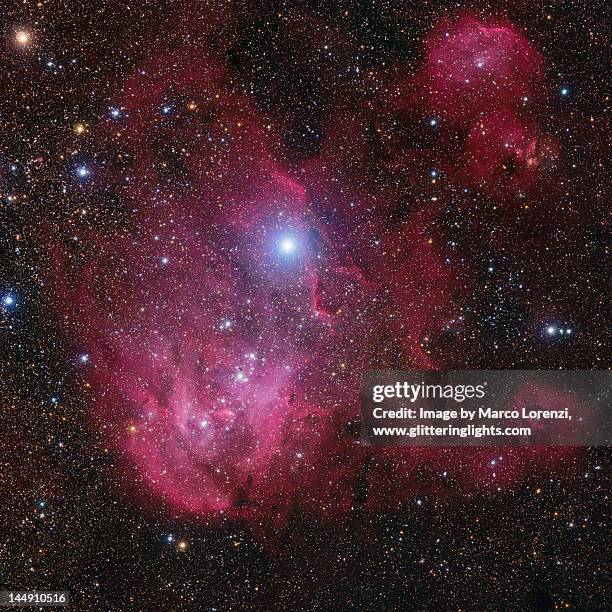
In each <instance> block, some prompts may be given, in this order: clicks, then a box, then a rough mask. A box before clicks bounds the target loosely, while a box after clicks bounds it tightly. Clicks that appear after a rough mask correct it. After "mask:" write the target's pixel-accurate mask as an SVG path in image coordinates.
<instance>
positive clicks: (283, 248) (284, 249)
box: [278, 236, 298, 255]
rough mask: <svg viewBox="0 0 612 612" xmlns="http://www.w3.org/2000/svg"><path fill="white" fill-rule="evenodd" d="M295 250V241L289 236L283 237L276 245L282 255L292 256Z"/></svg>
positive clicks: (296, 246)
mask: <svg viewBox="0 0 612 612" xmlns="http://www.w3.org/2000/svg"><path fill="white" fill-rule="evenodd" d="M297 248H298V245H297V241H296V239H295V238H293V237H291V236H284V237H283V238H281V239H280V241H279V243H278V249H279V251H280V252H281V253H282V254H283V255H293V254H294V253H295V252H296V251H297Z"/></svg>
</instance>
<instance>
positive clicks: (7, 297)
mask: <svg viewBox="0 0 612 612" xmlns="http://www.w3.org/2000/svg"><path fill="white" fill-rule="evenodd" d="M2 303H3V304H4V305H5V306H7V307H9V306H13V305H14V304H15V298H14V297H13V296H12V295H5V296H4V298H3V299H2Z"/></svg>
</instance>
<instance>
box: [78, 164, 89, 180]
mask: <svg viewBox="0 0 612 612" xmlns="http://www.w3.org/2000/svg"><path fill="white" fill-rule="evenodd" d="M76 173H77V176H78V177H79V178H87V177H88V176H89V174H90V172H89V168H88V167H87V166H79V167H78V168H77V169H76Z"/></svg>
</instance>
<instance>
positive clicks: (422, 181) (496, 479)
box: [52, 14, 579, 527]
mask: <svg viewBox="0 0 612 612" xmlns="http://www.w3.org/2000/svg"><path fill="white" fill-rule="evenodd" d="M372 79H374V76H372ZM376 83H378V85H377V87H372V89H371V91H370V92H369V93H368V94H367V103H366V102H365V96H364V94H363V92H361V93H357V92H345V93H343V96H342V101H338V102H337V103H336V104H333V105H332V107H331V108H330V109H329V110H328V111H327V112H326V113H325V117H324V126H323V133H324V139H323V140H322V143H321V147H320V149H319V150H318V151H317V153H316V155H313V156H310V157H308V158H307V159H304V160H298V161H296V160H287V158H286V156H285V155H284V154H283V149H282V143H281V142H280V138H279V136H278V135H279V133H280V131H281V127H282V126H280V125H279V124H278V122H276V120H275V117H274V116H273V113H267V112H266V111H265V110H262V109H260V108H258V107H257V105H256V103H255V101H254V100H253V99H252V98H251V96H250V95H248V93H245V91H246V90H245V88H244V87H241V86H240V84H239V83H238V82H237V80H236V79H235V77H234V75H233V72H232V69H231V68H230V67H228V66H227V62H226V60H225V58H224V56H223V55H222V54H220V53H219V52H218V50H213V49H211V50H206V49H203V48H202V47H201V46H200V45H193V46H189V45H187V44H185V43H183V45H182V47H181V48H177V49H175V50H173V51H167V50H164V51H159V52H151V55H150V57H149V59H147V60H146V61H144V62H143V63H142V64H141V65H139V66H138V67H137V68H135V69H133V70H132V71H131V74H130V75H128V76H127V78H126V80H125V82H124V84H123V87H122V88H121V90H120V92H117V96H116V98H115V101H114V106H115V107H116V108H117V109H120V112H121V115H122V118H123V119H122V124H121V130H122V138H121V144H120V145H116V146H117V147H119V149H120V155H121V158H122V159H123V160H125V163H126V164H127V165H128V166H129V169H130V176H131V177H132V179H131V180H129V181H128V182H126V181H125V179H124V174H122V173H121V172H117V171H116V169H113V168H112V167H110V168H109V169H107V170H104V172H105V180H109V181H111V182H114V183H115V184H116V185H120V186H121V189H122V190H123V192H124V193H127V197H126V200H127V201H128V202H129V205H127V206H126V208H129V209H130V213H129V214H130V215H131V217H130V229H129V231H126V230H125V229H122V230H121V231H119V230H118V231H117V232H116V234H112V232H109V231H108V230H106V231H104V232H102V231H100V232H99V233H96V232H95V231H93V230H92V231H90V233H89V235H88V236H87V237H84V238H83V240H84V242H85V243H87V242H88V241H89V244H90V245H92V246H95V248H91V249H85V250H84V255H83V257H82V258H81V259H79V260H78V263H76V261H75V260H74V259H70V258H67V257H65V256H64V255H62V253H63V251H62V249H60V248H56V249H54V250H53V258H52V259H53V262H54V263H53V267H54V272H53V283H54V286H55V287H57V292H58V295H61V296H62V299H61V300H58V303H60V304H61V307H60V308H61V309H62V312H60V313H59V314H60V315H61V316H62V319H63V320H64V321H67V322H68V323H67V325H68V326H69V330H68V331H70V333H71V335H72V336H73V337H76V338H77V342H78V350H79V351H80V354H81V355H82V361H83V362H84V365H83V370H84V372H85V377H86V380H87V382H88V384H89V385H90V387H91V392H92V393H91V396H92V397H93V398H94V400H93V403H92V405H91V406H90V416H91V418H90V422H91V426H92V427H94V428H95V429H96V430H99V431H100V432H101V433H102V434H103V435H105V436H107V437H108V444H109V446H110V447H111V448H112V449H114V450H115V451H116V452H117V454H118V455H119V456H121V457H122V461H121V462H120V467H119V468H118V469H121V470H123V471H124V472H125V474H124V479H123V480H124V482H125V486H126V490H127V491H128V493H129V494H130V495H132V496H135V497H138V498H140V499H145V498H146V499H148V500H149V501H150V503H151V504H153V506H154V507H165V508H167V509H168V510H169V511H170V512H172V513H174V514H177V513H179V514H183V513H184V514H187V515H194V516H198V517H201V518H202V519H203V520H207V521H214V520H216V519H217V518H218V517H225V518H230V519H235V520H240V521H242V520H243V521H245V522H246V523H249V524H251V525H252V526H253V527H256V526H261V525H265V524H266V523H273V524H274V525H275V526H278V525H282V524H283V521H285V520H286V519H287V516H288V514H289V513H290V512H291V510H292V509H294V508H296V507H298V508H300V511H302V512H305V513H307V514H311V515H312V516H315V517H319V518H323V519H326V520H335V519H338V518H341V517H342V516H344V515H345V514H346V512H348V511H349V510H350V509H351V508H352V507H354V506H355V504H356V503H360V504H362V505H363V506H364V507H365V508H368V509H372V510H375V509H376V510H379V511H380V510H381V509H384V508H394V507H396V506H397V505H398V504H400V503H402V502H403V501H405V500H407V499H409V498H411V497H412V496H414V495H415V491H416V490H417V487H418V490H419V491H421V492H422V491H423V482H422V478H421V477H420V474H422V472H423V469H424V468H427V469H428V470H432V471H434V472H435V471H441V470H443V469H445V467H446V466H448V465H449V464H452V465H453V467H454V474H453V477H454V478H455V480H456V482H458V483H459V490H462V491H466V492H469V491H474V490H479V489H480V490H483V491H484V490H486V489H487V488H489V487H494V489H495V490H496V491H499V490H502V491H503V490H505V489H512V488H513V487H515V486H517V485H518V484H519V483H520V482H521V480H522V478H523V477H524V475H525V474H528V473H531V472H533V471H539V470H542V471H544V470H548V471H550V470H556V469H558V470H559V471H560V470H561V469H562V468H563V473H564V474H565V475H567V472H568V470H571V469H572V468H571V467H568V466H569V465H570V464H572V465H573V464H574V463H576V462H573V461H569V460H570V459H572V458H573V457H574V454H575V453H576V452H579V451H577V450H575V449H541V448H540V449H537V448H536V449H506V448H504V449H491V448H488V449H485V448H473V449H461V450H453V449H440V448H437V449H432V448H419V449H402V448H388V449H380V448H379V449H372V448H367V447H363V446H361V445H360V443H359V384H360V378H361V372H362V371H363V370H364V369H368V368H377V369H383V368H400V369H402V368H403V369H410V368H414V369H441V368H444V367H448V366H449V363H450V359H446V358H445V354H444V351H443V350H430V345H429V342H430V339H431V338H433V337H436V334H438V333H439V332H440V331H441V330H443V329H444V328H445V326H448V325H449V321H450V322H453V323H455V324H457V325H461V321H462V318H461V313H460V311H459V309H458V307H457V302H458V299H459V298H460V297H461V296H465V295H468V294H469V292H470V291H471V289H472V287H471V284H470V283H471V282H472V283H473V282H475V281H470V277H469V275H466V274H465V271H464V270H462V269H461V268H460V267H459V266H456V265H454V263H453V261H454V260H452V259H451V258H449V252H448V249H449V248H450V247H449V246H448V244H447V242H446V241H444V240H441V239H440V237H439V235H438V234H437V229H436V227H437V226H436V220H437V218H438V217H439V215H440V213H441V211H442V208H443V206H444V205H443V203H442V202H443V201H444V190H448V189H455V190H463V189H470V190H471V189H474V190H478V191H479V192H480V193H483V194H485V195H486V197H488V198H491V199H492V200H493V201H494V202H495V203H496V205H498V206H500V207H504V208H505V209H506V210H507V211H508V212H509V214H512V211H513V210H517V209H518V208H519V207H521V206H523V203H524V201H525V198H528V199H530V201H533V200H534V199H536V198H537V195H538V193H539V192H540V191H541V190H542V189H543V184H545V183H547V182H550V177H549V174H550V172H552V171H553V169H554V167H555V163H556V160H557V158H558V157H559V155H560V153H561V152H560V147H559V144H558V143H557V141H556V140H555V139H554V138H552V137H550V136H548V135H547V134H546V133H545V131H544V130H543V128H542V127H541V126H539V125H536V124H534V123H533V122H532V121H526V120H525V119H524V118H523V116H522V109H523V108H524V107H525V106H526V105H527V104H531V103H533V101H534V100H535V101H537V100H538V98H540V97H543V96H545V92H546V91H547V89H546V87H547V85H546V75H545V69H544V62H543V57H542V55H541V54H540V52H539V51H538V49H536V48H535V47H534V46H533V45H532V44H531V43H530V42H528V41H527V39H526V38H525V36H524V35H523V34H522V33H521V32H520V31H519V30H518V29H517V28H516V27H515V26H513V25H512V24H510V23H507V22H502V21H491V20H490V21H483V20H482V19H481V18H479V17H476V16H474V15H469V14H463V15H460V16H456V17H453V18H445V19H444V20H442V21H441V22H440V23H439V24H438V25H437V26H436V27H435V28H434V29H433V30H432V31H431V32H430V34H429V35H428V37H427V38H426V40H425V45H424V49H423V54H422V57H421V60H420V63H419V66H418V67H417V69H416V71H414V72H413V73H412V74H408V72H407V71H404V68H403V67H402V66H401V65H397V66H393V67H390V68H388V69H385V71H384V72H383V73H381V74H377V75H376ZM118 112H119V111H118ZM393 116H409V117H422V118H423V122H424V123H425V127H426V128H427V127H428V126H427V123H428V122H431V125H435V124H436V123H439V124H440V125H441V126H443V128H441V130H440V137H439V140H438V141H437V144H436V146H435V147H426V146H417V144H414V145H411V144H410V143H411V142H415V143H418V140H419V134H416V135H415V134H408V135H406V134H402V133H397V131H396V130H394V129H393V120H392V119H391V118H392V117H393ZM364 119H369V120H368V121H366V120H364ZM364 126H370V127H369V128H368V135H367V136H368V137H369V138H370V139H371V146H370V145H367V144H364V142H367V140H366V138H365V137H364V134H363V130H364V129H365V128H364ZM92 130H93V131H94V133H95V137H96V138H98V139H99V140H100V142H105V141H108V139H109V134H111V133H112V132H114V131H116V130H117V124H116V122H114V121H113V120H112V118H109V119H108V121H105V122H103V123H102V124H101V125H99V126H97V127H94V126H92ZM407 143H408V144H407ZM101 173H102V170H98V177H99V175H100V174H101ZM381 174H384V175H385V176H393V177H394V181H388V180H386V181H380V180H379V177H380V176H381ZM442 175H444V177H445V180H444V182H443V183H442V182H441V181H440V182H439V183H437V181H438V178H439V176H442ZM356 176H358V177H359V180H358V181H357V180H355V177H356ZM98 177H97V176H95V175H93V176H92V178H91V180H92V181H96V180H98ZM394 185H396V186H397V188H395V187H394ZM407 186H408V187H409V188H410V189H411V190H412V192H413V193H414V194H415V197H414V201H411V202H407V203H406V202H404V201H402V202H399V201H398V198H399V196H398V194H399V193H400V191H401V192H402V193H406V187H407ZM547 189H548V192H549V193H550V190H551V189H553V187H550V186H548V187H547ZM400 204H401V205H402V206H403V207H404V208H403V210H404V218H403V220H402V222H401V223H390V222H389V219H391V218H393V216H394V214H395V212H396V211H397V210H398V207H399V206H400ZM406 211H408V212H406ZM498 246H499V245H498ZM85 362H86V363H85ZM500 457H501V459H500ZM495 458H496V461H499V463H500V464H501V466H503V468H502V467H501V466H500V469H499V470H498V473H497V474H494V472H495V471H496V470H495V469H492V467H491V465H492V464H491V460H492V459H495ZM432 482H433V481H432ZM390 483H391V484H390ZM427 486H430V487H431V489H432V490H435V491H436V492H437V493H439V494H442V493H443V491H442V489H437V488H436V487H439V486H440V485H435V484H431V485H427ZM357 490H359V493H356V491H357ZM455 490H457V489H455ZM364 491H365V493H364Z"/></svg>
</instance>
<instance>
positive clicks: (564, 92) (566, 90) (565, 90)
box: [561, 87, 570, 97]
mask: <svg viewBox="0 0 612 612" xmlns="http://www.w3.org/2000/svg"><path fill="white" fill-rule="evenodd" d="M569 94H570V90H569V88H567V87H562V88H561V95H562V96H563V97H567V96H569Z"/></svg>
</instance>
